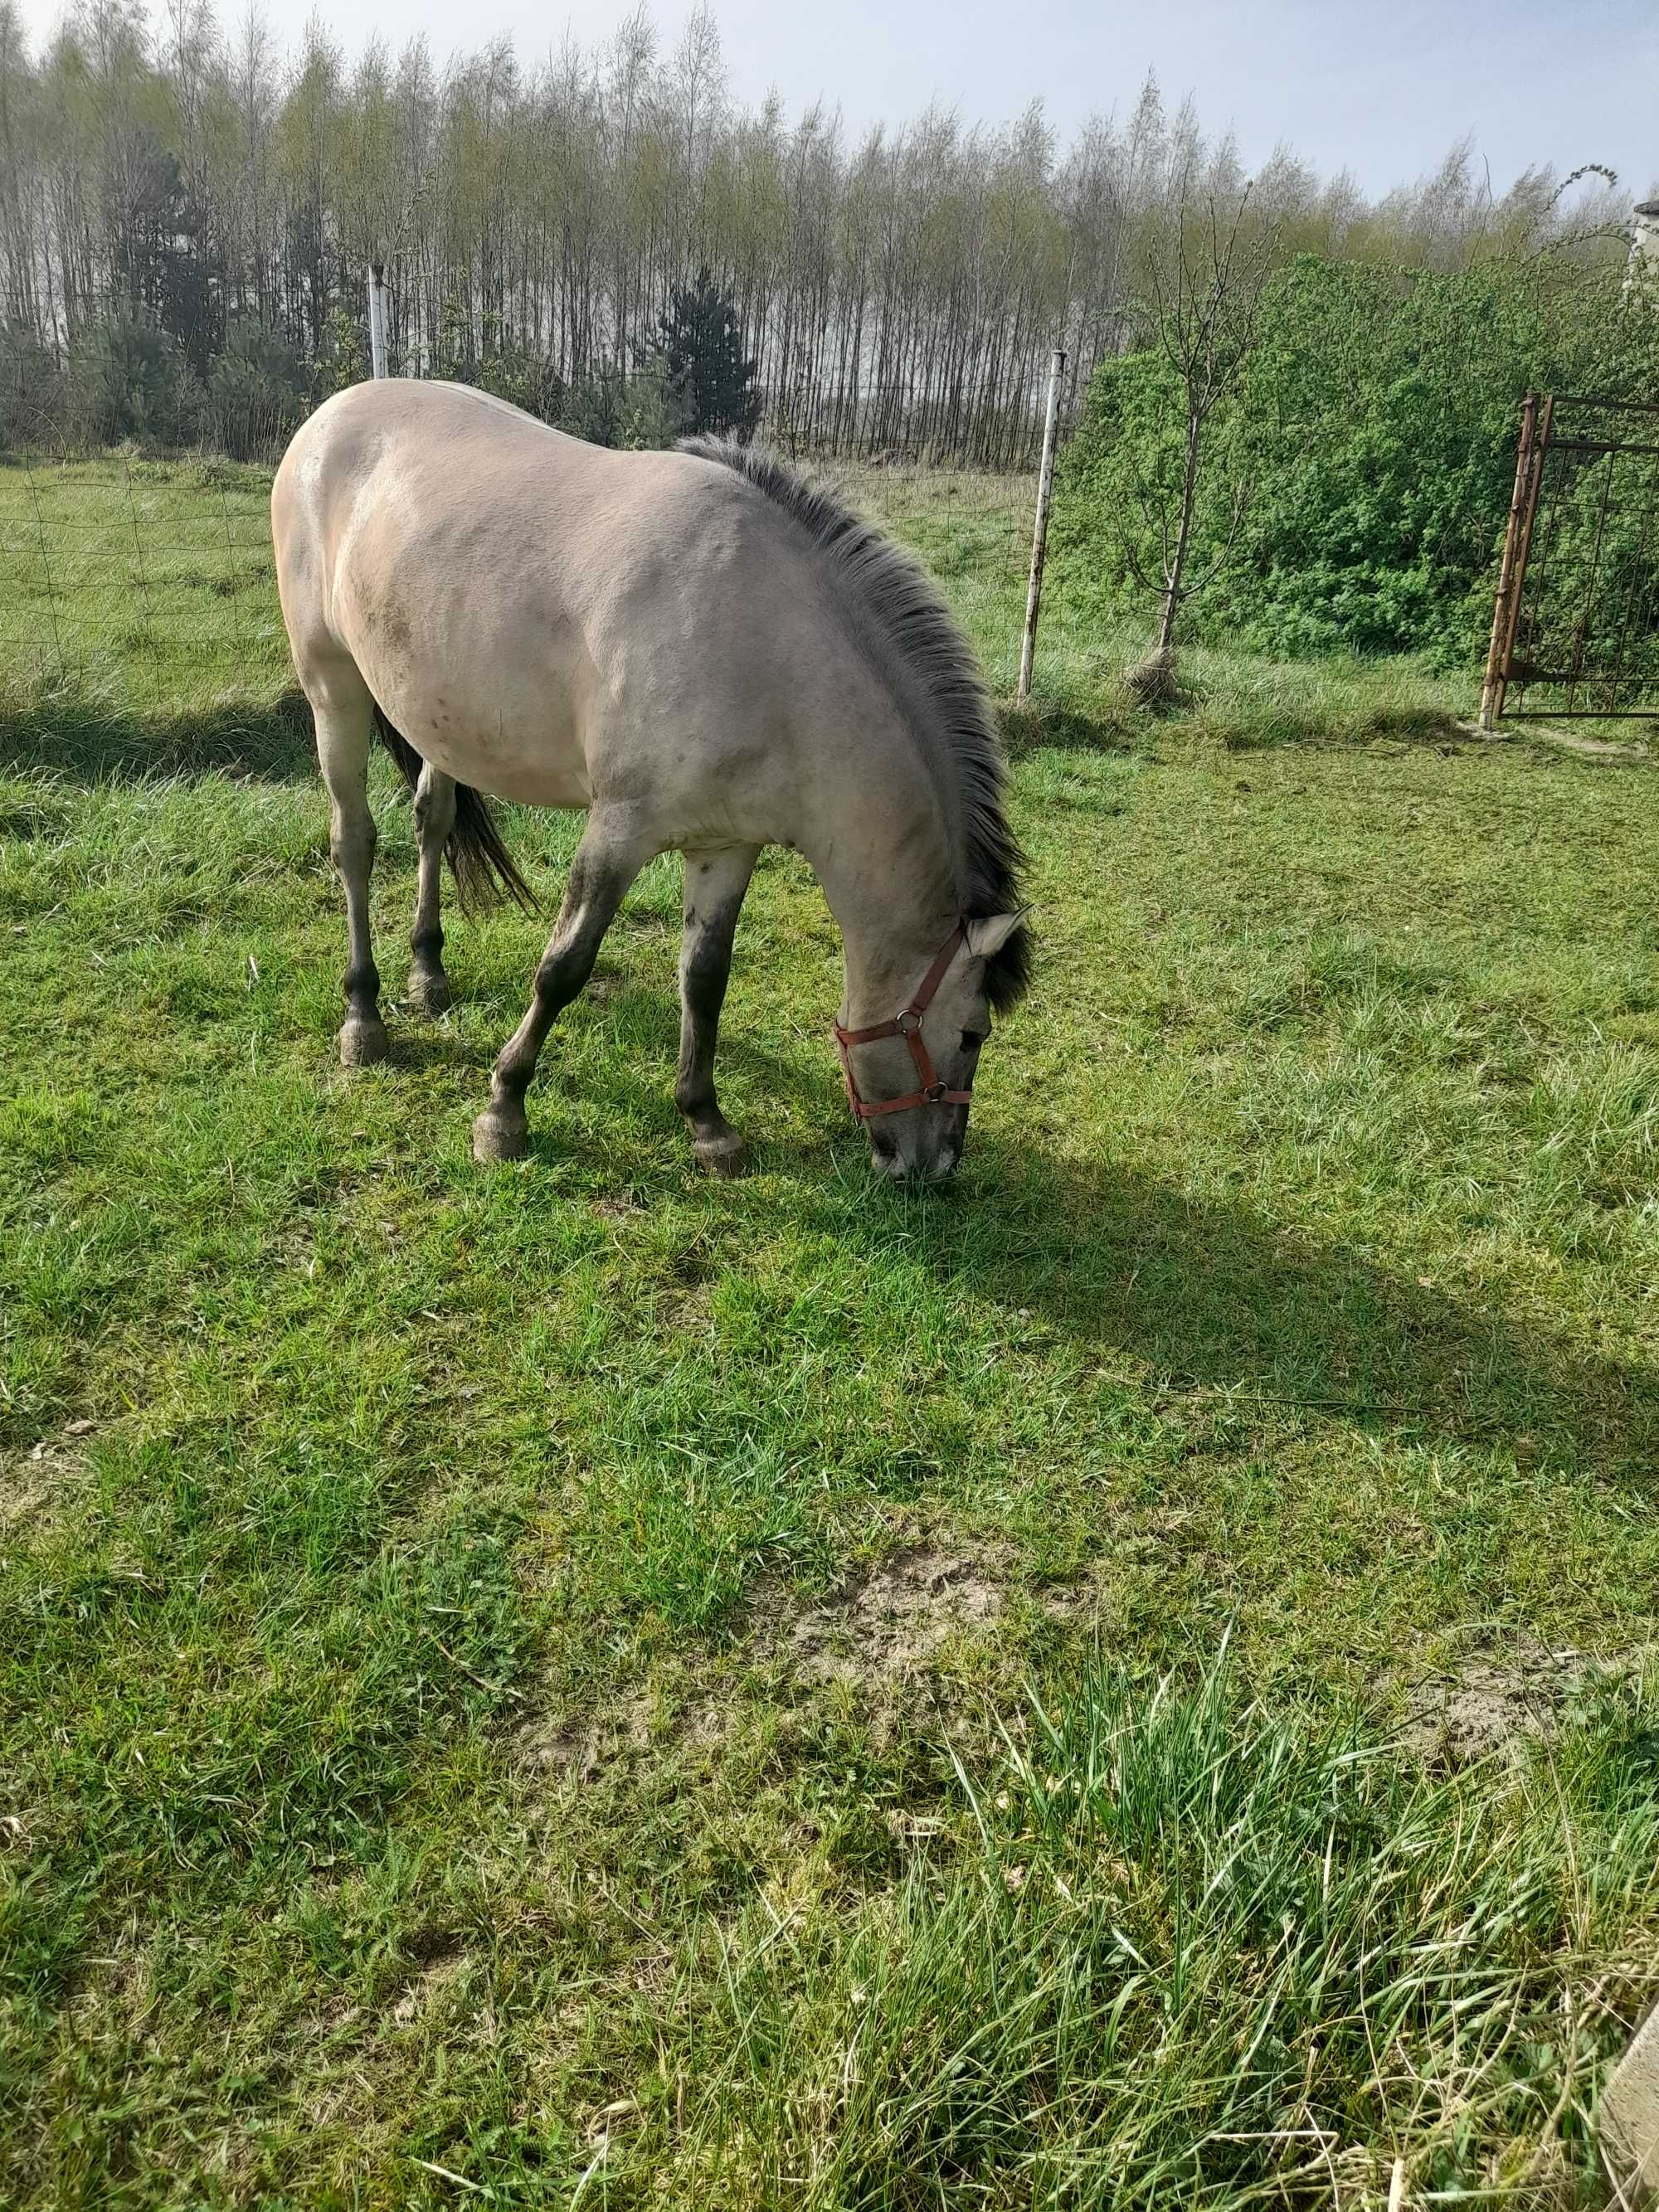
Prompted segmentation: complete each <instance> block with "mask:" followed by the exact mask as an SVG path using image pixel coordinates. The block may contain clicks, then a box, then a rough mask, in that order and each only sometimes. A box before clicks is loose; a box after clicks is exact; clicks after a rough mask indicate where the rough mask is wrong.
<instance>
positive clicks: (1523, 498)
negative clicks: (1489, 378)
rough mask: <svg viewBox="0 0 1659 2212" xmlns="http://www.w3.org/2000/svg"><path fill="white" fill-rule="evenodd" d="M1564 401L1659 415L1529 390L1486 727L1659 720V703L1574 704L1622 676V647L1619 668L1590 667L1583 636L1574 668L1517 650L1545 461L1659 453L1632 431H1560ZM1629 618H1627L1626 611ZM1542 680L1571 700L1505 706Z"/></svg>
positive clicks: (1640, 404) (1650, 408)
mask: <svg viewBox="0 0 1659 2212" xmlns="http://www.w3.org/2000/svg"><path fill="white" fill-rule="evenodd" d="M1558 408H1562V409H1567V408H1595V409H1597V410H1601V411H1602V412H1603V413H1607V412H1611V413H1612V414H1613V415H1614V416H1620V415H1629V416H1642V417H1644V418H1650V419H1651V418H1655V417H1659V404H1650V403H1649V402H1646V401H1643V400H1635V399H1595V398H1587V397H1585V396H1583V394H1579V395H1577V396H1575V395H1573V394H1571V393H1563V394H1561V395H1559V397H1558V395H1557V394H1555V393H1553V392H1550V393H1548V394H1547V395H1545V396H1544V397H1542V398H1540V396H1539V394H1538V393H1536V392H1528V394H1527V397H1526V399H1525V401H1524V402H1523V404H1522V409H1521V439H1520V444H1519V447H1518V449H1517V451H1516V463H1515V495H1514V497H1513V498H1512V499H1511V500H1510V519H1509V526H1508V528H1507V530H1506V531H1505V532H1504V557H1503V561H1502V562H1501V564H1500V566H1499V568H1498V596H1497V600H1496V603H1495V604H1494V605H1493V608H1492V641H1491V644H1490V645H1489V647H1488V648H1487V652H1486V681H1485V683H1484V684H1483V685H1482V687H1481V692H1480V727H1481V728H1482V729H1483V730H1489V729H1491V728H1492V725H1493V723H1494V722H1496V721H1499V720H1508V721H1511V722H1524V721H1534V722H1565V721H1573V722H1591V721H1595V722H1600V721H1614V720H1617V721H1654V720H1659V705H1655V706H1640V705H1637V706H1629V707H1575V706H1574V705H1573V704H1572V702H1573V700H1574V699H1575V698H1576V697H1577V693H1578V690H1579V688H1580V686H1581V685H1584V684H1593V683H1595V682H1596V681H1597V680H1598V678H1601V679H1602V680H1609V681H1616V680H1617V678H1618V675H1619V674H1620V672H1621V671H1622V653H1621V661H1620V669H1617V670H1614V671H1612V673H1611V676H1608V675H1607V671H1596V670H1594V669H1592V670H1590V671H1585V669H1584V667H1583V643H1582V640H1581V641H1580V647H1579V658H1578V659H1577V662H1576V663H1575V665H1574V666H1573V667H1572V668H1571V669H1569V670H1565V671H1559V672H1556V673H1553V674H1552V673H1545V672H1543V671H1539V670H1537V669H1535V668H1532V667H1529V666H1528V665H1526V664H1525V663H1524V662H1519V661H1517V659H1516V640H1517V638H1518V637H1519V635H1520V632H1521V623H1522V612H1523V609H1524V605H1525V599H1526V586H1527V567H1528V561H1529V560H1530V558H1531V555H1532V541H1533V530H1534V524H1535V522H1536V520H1537V517H1538V507H1539V499H1540V495H1541V492H1542V490H1543V486H1544V470H1545V464H1546V462H1547V459H1548V457H1549V455H1550V454H1551V453H1596V454H1601V453H1605V454H1608V455H1613V454H1618V453H1640V454H1644V455H1659V444H1653V443H1638V441H1635V440H1633V439H1619V438H1596V437H1586V436H1573V437H1562V436H1561V435H1559V432H1558V431H1557V428H1556V410H1557V409H1558ZM1612 483H1613V472H1612V470H1611V468H1609V471H1608V474H1607V485H1606V487H1605V489H1604V490H1603V493H1602V501H1601V515H1600V518H1599V521H1598V526H1597V538H1596V554H1597V557H1598V559H1599V555H1600V550H1601V528H1602V527H1603V526H1605V523H1606V520H1607V504H1608V501H1609V499H1610V497H1611V492H1612ZM1656 508H1659V501H1651V502H1650V509H1649V512H1648V513H1646V514H1645V515H1644V520H1643V539H1642V544H1643V549H1644V550H1645V548H1646V544H1647V532H1648V531H1649V529H1650V527H1651V526H1652V525H1653V523H1654V522H1655V520H1659V515H1656V513H1655V512H1654V510H1655V509H1656ZM1595 573H1596V571H1595V565H1594V564H1592V568H1591V575H1590V586H1589V594H1588V596H1587V599H1586V603H1585V612H1586V613H1588V612H1589V607H1590V605H1592V604H1593V601H1594V594H1595ZM1627 623H1628V618H1627ZM1532 684H1565V686H1566V687H1567V704H1566V706H1565V707H1559V708H1547V707H1536V708H1534V707H1527V706H1525V705H1522V706H1520V707H1512V708H1507V709H1506V708H1505V706H1504V698H1505V695H1506V693H1507V692H1508V691H1509V690H1510V687H1511V686H1512V685H1513V686H1514V688H1515V689H1516V690H1517V691H1518V692H1519V694H1520V696H1521V697H1522V700H1523V701H1524V699H1525V697H1526V693H1527V689H1528V685H1532Z"/></svg>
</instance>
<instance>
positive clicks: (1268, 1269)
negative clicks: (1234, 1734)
mask: <svg viewBox="0 0 1659 2212" xmlns="http://www.w3.org/2000/svg"><path fill="white" fill-rule="evenodd" d="M632 995H633V994H629V996H630V997H631V996H632ZM676 1019H677V1016H676V1015H675V1013H674V1011H673V1010H672V1008H671V1006H667V1005H665V1006H662V1007H660V1008H659V1009H657V1010H656V1012H647V1009H646V1007H645V1006H643V1005H642V1004H641V1006H639V1007H638V1008H637V1010H636V1011H635V1012H634V1013H633V1016H632V1020H631V1023H630V1026H631V1027H632V1028H633V1030H634V1033H635V1044H634V1045H633V1047H632V1048H630V1049H629V1052H628V1053H627V1054H626V1055H625V1057H624V1058H619V1060H617V1062H616V1063H615V1064H614V1065H613V1069H612V1080H611V1084H610V1085H608V1086H607V1091H608V1093H609V1095H610V1096H611V1097H612V1098H614V1101H615V1103H617V1105H618V1106H623V1105H627V1106H629V1107H631V1108H632V1109H635V1110H636V1111H637V1110H638V1109H641V1108H643V1109H645V1110H646V1113H647V1115H648V1117H649V1120H650V1121H652V1122H653V1123H654V1124H657V1125H659V1127H660V1129H661V1139H662V1144H663V1145H664V1146H676V1145H677V1144H678V1142H679V1141H680V1140H681V1139H680V1124H679V1117H678V1114H676V1112H675V1110H674V1108H673V1104H672V1101H671V1097H670V1096H669V1088H670V1085H671V1048H672V1037H673V1034H674V1026H675V1022H676ZM557 1048H558V1041H557V1035H556V1033H555V1036H554V1038H553V1040H552V1041H551V1042H550V1048H549V1050H550V1060H549V1072H550V1073H552V1074H553V1075H554V1080H555V1081H556V1073H555V1071H556V1056H557ZM720 1053H721V1066H722V1067H723V1068H724V1070H725V1071H726V1076H727V1078H728V1085H727V1088H726V1092H725V1094H724V1097H725V1103H726V1106H727V1110H728V1111H729V1112H731V1113H732V1117H733V1119H734V1121H736V1122H737V1123H738V1127H740V1128H741V1129H742V1130H743V1131H744V1134H745V1135H746V1136H747V1137H748V1138H749V1139H750V1144H751V1146H752V1149H753V1155H754V1164H755V1166H756V1169H757V1170H758V1171H759V1175H760V1176H761V1178H762V1180H761V1181H760V1182H753V1181H751V1182H748V1183H746V1184H745V1183H738V1184H736V1185H732V1186H728V1187H727V1189H728V1193H729V1195H727V1196H726V1197H725V1198H723V1199H717V1200H713V1201H711V1202H713V1203H716V1204H721V1205H730V1206H735V1207H736V1208H737V1210H738V1213H739V1214H740V1215H747V1214H752V1215H753V1217H754V1218H755V1221H756V1225H757V1230H758V1228H759V1227H760V1225H762V1222H763V1218H764V1217H765V1216H766V1215H767V1214H768V1213H769V1212H775V1209H776V1207H777V1206H778V1203H779V1194H778V1185H777V1182H775V1181H774V1180H772V1178H775V1177H781V1179H782V1180H783V1182H785V1183H786V1184H787V1187H788V1191H789V1195H788V1198H787V1201H786V1202H787V1204H788V1206H790V1208H791V1210H792V1212H793V1213H794V1214H795V1218H797V1219H798V1220H799V1222H800V1223H801V1225H803V1226H810V1227H811V1228H812V1229H813V1230H815V1231H820V1232H822V1233H823V1234H825V1235H827V1236H829V1237H834V1238H835V1239H836V1241H837V1242H839V1243H842V1245H843V1246H846V1247H850V1248H851V1249H852V1250H853V1251H854V1252H855V1253H856V1254H857V1255H859V1256H860V1259H861V1260H862V1261H863V1262H864V1264H865V1266H866V1268H867V1270H868V1273H869V1279H871V1280H872V1281H875V1280H878V1279H881V1278H882V1277H884V1276H893V1275H896V1274H902V1273H904V1272H905V1271H908V1270H914V1269H915V1267H917V1266H918V1265H921V1266H924V1267H927V1269H928V1270H929V1271H930V1272H931V1273H933V1274H934V1275H935V1276H937V1277H939V1278H940V1279H943V1280H944V1281H945V1283H946V1284H947V1285H949V1286H950V1288H951V1291H953V1292H958V1293H959V1294H960V1295H961V1297H963V1299H964V1300H968V1301H982V1300H985V1299H990V1300H993V1301H994V1302H995V1303H996V1304H998V1305H1000V1306H1001V1307H1004V1308H1006V1310H1008V1311H1009V1312H1010V1313H1011V1314H1012V1315H1013V1316H1017V1317H1019V1318H1021V1319H1022V1320H1024V1318H1025V1317H1029V1316H1036V1317H1039V1318H1040V1319H1041V1320H1042V1321H1043V1322H1046V1323H1047V1324H1048V1327H1050V1328H1052V1329H1053V1330H1054V1332H1055V1333H1056V1334H1057V1335H1058V1336H1060V1338H1061V1339H1062V1340H1064V1341H1065V1342H1066V1343H1067V1344H1069V1345H1070V1346H1072V1347H1073V1349H1074V1350H1075V1352H1076V1353H1077V1354H1078V1356H1079V1359H1080V1360H1081V1361H1083V1362H1084V1363H1085V1364H1089V1365H1091V1366H1098V1367H1103V1368H1105V1369H1107V1370H1111V1369H1113V1368H1116V1369H1118V1370H1123V1369H1125V1368H1131V1369H1133V1368H1139V1370H1142V1371H1143V1372H1144V1373H1145V1375H1146V1380H1147V1383H1148V1386H1149V1387H1150V1388H1152V1389H1157V1388H1158V1387H1160V1386H1162V1387H1167V1388H1169V1389H1172V1390H1182V1389H1194V1388H1199V1389H1212V1390H1215V1391H1216V1392H1218V1393H1221V1394H1229V1393H1231V1394H1236V1395H1238V1396H1239V1397H1240V1398H1242V1399H1243V1400H1244V1401H1256V1402H1260V1403H1263V1404H1265V1405H1267V1406H1269V1407H1273V1406H1277V1407H1283V1408H1285V1409H1286V1410H1287V1411H1289V1412H1291V1413H1295V1412H1298V1411H1300V1412H1305V1413H1309V1414H1311V1415H1314V1416H1319V1417H1324V1418H1328V1419H1336V1420H1339V1421H1343V1422H1346V1423H1347V1424H1349V1425H1352V1426H1354V1427H1356V1428H1358V1429H1359V1430H1360V1431H1368V1432H1371V1433H1375V1434H1377V1435H1388V1436H1390V1437H1395V1438H1396V1439H1401V1440H1407V1441H1415V1442H1419V1443H1425V1444H1431V1443H1457V1444H1462V1445H1466V1446H1469V1447H1472V1448H1477V1449H1503V1450H1504V1451H1507V1452H1511V1453H1513V1454H1514V1455H1515V1457H1516V1461H1517V1462H1518V1463H1519V1464H1520V1465H1522V1466H1523V1467H1524V1466H1534V1465H1536V1466H1548V1467H1550V1468H1554V1469H1556V1470H1558V1471H1559V1472H1560V1473H1562V1474H1568V1475H1571V1476H1573V1477H1577V1478H1583V1479H1588V1480H1607V1481H1612V1482H1616V1483H1619V1484H1620V1485H1621V1486H1626V1487H1628V1488H1629V1489H1630V1490H1631V1491H1632V1492H1635V1493H1636V1494H1637V1496H1638V1498H1639V1500H1640V1502H1642V1503H1644V1504H1651V1503H1652V1502H1653V1500H1654V1491H1655V1474H1654V1470H1655V1468H1656V1467H1659V1370H1656V1369H1655V1368H1654V1367H1653V1366H1651V1365H1650V1364H1646V1363H1644V1362H1643V1361H1641V1360H1639V1359H1633V1358H1620V1357H1618V1356H1613V1357H1607V1358H1596V1357H1595V1356H1594V1355H1592V1354H1589V1353H1587V1352H1586V1351H1585V1350H1584V1348H1583V1346H1582V1345H1581V1344H1579V1343H1577V1342H1576V1341H1575V1340H1573V1339H1572V1338H1571V1335H1570V1334H1569V1333H1568V1331H1567V1330H1566V1329H1565V1328H1562V1327H1561V1326H1560V1325H1559V1324H1557V1323H1554V1322H1552V1321H1551V1320H1550V1319H1549V1317H1548V1316H1545V1315H1541V1314H1535V1313H1534V1314H1526V1315H1521V1314H1517V1313H1516V1312H1515V1311H1513V1310H1510V1309H1507V1308H1505V1307H1504V1305H1503V1304H1500V1303H1499V1302H1498V1300H1497V1299H1496V1298H1491V1297H1482V1296H1481V1295H1480V1293H1479V1291H1471V1292H1465V1291H1462V1290H1457V1291H1453V1290H1449V1289H1445V1288H1443V1287H1441V1286H1440V1285H1437V1284H1436V1283H1434V1282H1432V1281H1431V1280H1427V1279H1419V1277H1417V1276H1414V1275H1412V1274H1410V1273H1405V1272H1402V1271H1401V1270H1400V1269H1398V1268H1396V1267H1389V1266H1387V1265H1385V1264H1383V1263H1382V1262H1380V1261H1377V1260H1376V1258H1374V1257H1373V1256H1371V1255H1370V1254H1369V1253H1367V1252H1365V1251H1363V1250H1361V1249H1358V1248H1356V1247H1354V1246H1352V1245H1350V1244H1347V1243H1343V1242H1341V1241H1340V1240H1329V1241H1325V1240H1322V1239H1321V1238H1320V1237H1318V1236H1317V1235H1316V1234H1313V1233H1310V1231H1306V1230H1304V1229H1302V1228H1299V1227H1291V1226H1288V1225H1285V1224H1283V1223H1280V1222H1279V1221H1276V1220H1274V1219H1273V1218H1271V1216H1269V1215H1267V1214H1266V1213H1264V1212H1261V1211H1259V1210H1257V1209H1256V1208H1254V1207H1252V1206H1249V1205H1247V1204H1244V1203H1242V1202H1230V1201H1227V1200H1216V1199H1198V1198H1194V1197H1190V1196H1188V1194H1185V1193H1183V1192H1182V1191H1181V1190H1179V1189H1177V1188H1174V1187H1173V1186H1171V1185H1170V1184H1169V1183H1167V1182H1162V1181H1160V1180H1159V1179H1158V1178H1157V1177H1155V1176H1149V1175H1148V1174H1146V1172H1145V1171H1144V1170H1140V1169H1139V1168H1137V1167H1136V1166H1135V1165H1134V1164H1133V1161H1131V1160H1128V1159H1125V1158H1100V1159H1098V1160H1094V1161H1079V1159H1077V1158H1073V1157H1069V1156H1062V1155H1060V1154H1059V1153H1058V1152H1054V1151H1052V1150H1050V1149H1048V1148H1047V1147H1045V1146H1042V1144H1041V1142H1037V1143H1035V1144H1034V1145H1032V1146H1030V1147H1027V1146H1024V1145H1019V1144H1016V1143H1015V1142H1014V1140H1013V1139H1012V1138H1009V1137H1006V1136H1004V1135H1003V1134H1002V1133H1000V1132H998V1131H994V1130H991V1129H987V1128H985V1127H975V1128H973V1129H972V1130H970V1132H969V1143H968V1152H967V1156H966V1159H965V1162H964V1165H963V1170H962V1171H961V1174H960V1176H958V1178H957V1181H956V1182H954V1183H953V1184H951V1185H949V1186H946V1187H945V1188H939V1189H922V1190H913V1189H907V1188H896V1187H895V1186H893V1185H892V1184H890V1183H887V1182H883V1181H880V1180H878V1179H877V1178H875V1177H874V1176H868V1177H867V1182H866V1172H867V1171H866V1164H865V1146H864V1140H863V1139H862V1137H861V1136H860V1134H858V1133H855V1132H854V1131H853V1130H852V1129H851V1128H849V1127H848V1123H847V1120H846V1115H845V1109H844V1107H843V1105H842V1100H841V1097H840V1093H839V1091H838V1090H837V1089H836V1088H835V1086H834V1077H833V1071H832V1070H831V1069H829V1068H826V1070H825V1072H824V1073H823V1075H822V1076H818V1075H816V1074H810V1073H809V1074H804V1071H803V1068H802V1066H801V1063H800V1060H799V1059H798V1058H790V1057H784V1056H781V1055H778V1054H774V1053H773V1052H771V1051H770V1050H769V1049H768V1048H766V1046H765V1045H764V1044H763V1043H761V1042H756V1041H753V1040H751V1039H750V1037H749V1036H745V1035H744V1032H743V1030H742V1029H741V1028H737V1029H734V1030H731V1031H728V1033H727V1035H726V1036H724V1037H723V1038H722V1041H721V1048H720ZM825 1057H826V1060H827V1057H828V1046H827V1042H826V1047H825ZM773 1098H794V1099H799V1100H800V1101H801V1103H803V1104H804V1105H805V1107H806V1109H807V1118H808V1121H809V1122H810V1124H811V1127H812V1132H813V1133H811V1134H810V1135H808V1136H806V1137H805V1139H795V1140H793V1141H791V1140H789V1139H780V1138H777V1137H775V1136H774V1137H769V1135H768V1131H767V1127H766V1120H767V1115H766V1105H765V1103H764V1102H766V1101H767V1100H769V1099H773ZM558 1118H559V1117H558V1115H557V1113H556V1109H553V1110H551V1111H550V1109H549V1107H548V1106H546V1105H544V1107H543V1109H541V1112H540V1114H539V1115H538V1113H537V1112H536V1111H535V1109H533V1108H532V1127H538V1125H539V1131H540V1133H538V1135H537V1136H536V1137H535V1138H534V1139H533V1140H532V1141H533V1143H534V1144H535V1145H536V1146H537V1148H538V1149H541V1148H545V1149H546V1150H547V1151H548V1152H549V1153H550V1154H551V1153H556V1152H559V1151H561V1150H562V1149H565V1147H566V1146H568V1138H562V1137H561V1134H560V1132H559V1128H558ZM646 1150H647V1152H650V1153H652V1154H653V1156H654V1154H655V1151H656V1148H655V1146H652V1145H651V1143H650V1140H649V1139H646ZM641 1167H642V1168H643V1169H644V1174H643V1178H642V1179H643V1182H644V1185H645V1187H646V1188H647V1190H648V1189H649V1188H650V1187H651V1186H653V1185H659V1186H660V1187H662V1188H669V1187H670V1186H674V1187H676V1188H680V1189H682V1190H683V1189H684V1187H685V1184H684V1178H686V1177H689V1176H691V1175H692V1174H693V1172H694V1171H693V1170H692V1169H691V1167H690V1160H689V1158H687V1157H685V1156H684V1155H683V1154H682V1155H680V1156H679V1157H678V1158H670V1156H669V1154H668V1153H667V1152H664V1153H663V1155H662V1157H661V1158H660V1160H659V1161H657V1162H656V1164H654V1165H652V1166H646V1165H645V1163H644V1162H643V1161H641ZM837 1169H839V1170H840V1172H837Z"/></svg>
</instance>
